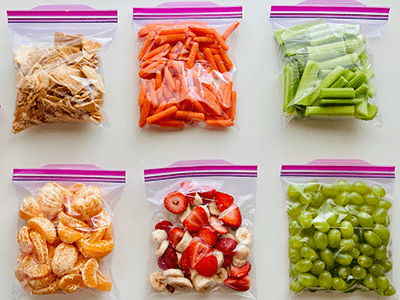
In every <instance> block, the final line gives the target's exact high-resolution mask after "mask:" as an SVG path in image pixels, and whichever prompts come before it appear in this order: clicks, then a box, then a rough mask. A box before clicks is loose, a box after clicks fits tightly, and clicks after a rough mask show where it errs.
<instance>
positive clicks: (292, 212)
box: [286, 202, 303, 218]
mask: <svg viewBox="0 0 400 300" xmlns="http://www.w3.org/2000/svg"><path fill="white" fill-rule="evenodd" d="M302 210H303V205H301V204H300V203H299V202H293V203H290V204H289V205H288V207H287V209H286V211H287V214H288V215H289V217H291V218H296V217H297V216H298V215H299V214H300V213H301V211H302Z"/></svg>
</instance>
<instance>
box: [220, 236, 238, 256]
mask: <svg viewBox="0 0 400 300" xmlns="http://www.w3.org/2000/svg"><path fill="white" fill-rule="evenodd" d="M236 246H237V243H236V241H235V240H233V239H230V238H222V239H219V240H218V241H217V243H216V244H215V246H214V248H215V249H217V250H219V251H221V252H222V253H223V254H225V255H233V254H234V253H233V252H234V251H235V249H236Z"/></svg>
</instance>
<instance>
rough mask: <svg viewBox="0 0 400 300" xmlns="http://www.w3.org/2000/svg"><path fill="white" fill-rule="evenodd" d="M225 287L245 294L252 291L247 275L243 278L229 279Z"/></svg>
mask: <svg viewBox="0 0 400 300" xmlns="http://www.w3.org/2000/svg"><path fill="white" fill-rule="evenodd" d="M224 285H226V286H227V287H229V288H231V289H234V290H236V291H240V292H244V291H247V290H248V289H250V276H249V275H246V276H245V277H243V278H240V279H238V278H234V277H229V278H228V279H225V281H224Z"/></svg>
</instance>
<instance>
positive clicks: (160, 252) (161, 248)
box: [155, 240, 169, 257]
mask: <svg viewBox="0 0 400 300" xmlns="http://www.w3.org/2000/svg"><path fill="white" fill-rule="evenodd" d="M168 245H169V242H168V241H167V240H164V241H162V243H161V244H159V245H158V248H157V250H156V253H155V255H156V256H157V257H160V256H162V255H163V254H164V252H165V250H167V248H168Z"/></svg>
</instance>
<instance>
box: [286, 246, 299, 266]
mask: <svg viewBox="0 0 400 300" xmlns="http://www.w3.org/2000/svg"><path fill="white" fill-rule="evenodd" d="M289 259H290V261H291V262H292V263H294V264H295V263H297V262H298V261H300V260H301V255H300V251H299V249H294V248H289Z"/></svg>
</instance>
